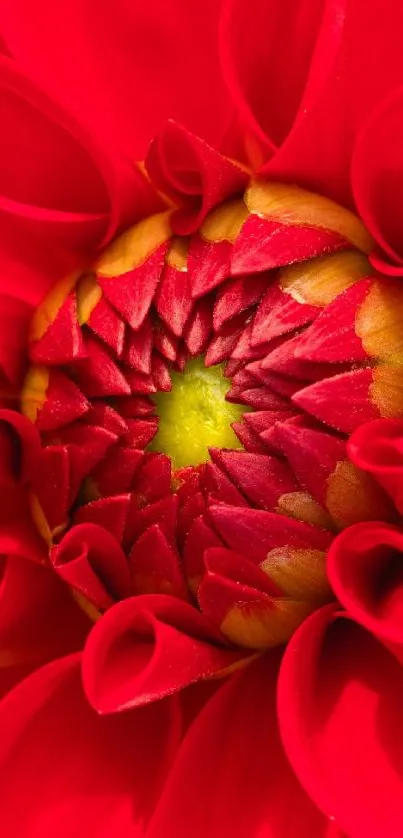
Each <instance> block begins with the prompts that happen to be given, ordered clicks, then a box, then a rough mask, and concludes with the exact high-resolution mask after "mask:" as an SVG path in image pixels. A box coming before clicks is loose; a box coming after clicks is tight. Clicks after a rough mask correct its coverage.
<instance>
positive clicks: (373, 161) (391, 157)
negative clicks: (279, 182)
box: [352, 14, 403, 265]
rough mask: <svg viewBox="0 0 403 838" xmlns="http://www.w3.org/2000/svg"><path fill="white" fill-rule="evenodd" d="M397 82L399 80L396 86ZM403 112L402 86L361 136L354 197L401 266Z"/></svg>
mask: <svg viewBox="0 0 403 838" xmlns="http://www.w3.org/2000/svg"><path fill="white" fill-rule="evenodd" d="M392 18H393V14H392ZM401 81H402V79H400V82H401ZM397 84H398V81H397V79H396V81H395V82H394V85H393V86H394V87H395V86H397ZM402 113H403V88H402V87H400V88H399V89H398V90H396V89H395V90H394V92H393V93H392V95H391V96H389V97H388V98H387V99H386V100H385V101H384V102H382V104H381V105H380V107H379V108H377V109H374V110H373V111H372V113H371V118H370V120H369V121H368V122H367V123H366V124H365V127H364V128H363V130H362V131H361V133H360V135H359V137H358V140H357V144H356V148H355V153H354V158H353V168H352V180H353V188H354V197H355V200H356V202H357V207H358V210H359V212H360V215H361V217H362V218H363V220H364V223H365V224H366V226H367V227H368V229H369V230H370V232H371V233H372V235H373V236H374V238H375V239H376V241H377V243H378V245H380V246H381V247H382V248H383V250H384V251H385V253H386V254H387V256H388V258H389V259H392V260H393V262H397V263H398V264H399V265H402V262H403V249H402V243H401V233H400V225H399V223H398V218H399V217H400V213H401V206H400V195H401V190H402V186H403V182H402V151H401V144H402V139H403V135H402ZM380 183H382V189H380V188H379V185H380Z"/></svg>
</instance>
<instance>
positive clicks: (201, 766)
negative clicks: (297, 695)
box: [149, 655, 330, 838]
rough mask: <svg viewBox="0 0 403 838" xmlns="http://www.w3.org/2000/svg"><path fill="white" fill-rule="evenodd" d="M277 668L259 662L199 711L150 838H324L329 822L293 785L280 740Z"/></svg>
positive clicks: (273, 660) (272, 660)
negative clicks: (276, 702) (184, 792)
mask: <svg viewBox="0 0 403 838" xmlns="http://www.w3.org/2000/svg"><path fill="white" fill-rule="evenodd" d="M277 661H278V656H277V655H270V656H269V655H266V656H264V657H262V658H260V660H259V661H257V662H255V663H253V664H251V665H250V666H248V667H247V668H246V669H245V671H244V672H241V673H239V674H238V675H235V676H233V677H232V678H231V679H230V680H229V681H228V682H227V683H226V684H224V685H223V686H222V687H221V688H220V689H219V691H218V692H217V693H216V694H215V696H213V698H212V699H210V701H209V702H208V703H207V705H206V706H205V707H204V709H203V710H202V711H201V712H200V714H199V716H198V717H197V719H196V720H195V722H194V724H193V725H192V727H191V728H190V731H189V733H188V734H187V736H186V738H185V740H184V742H183V744H182V747H181V749H180V751H179V754H178V756H177V759H176V761H175V763H174V766H173V769H172V772H171V774H170V777H169V780H168V783H167V785H166V787H165V790H164V793H163V795H162V797H161V800H160V802H159V805H158V806H157V809H156V812H155V815H154V818H153V819H152V821H151V825H150V828H149V838H160V836H162V835H163V836H164V838H187V836H189V835H192V838H204V836H207V835H208V836H209V838H230V836H235V835H242V838H257V836H259V838H272V836H273V838H274V836H285V835H286V834H287V832H288V834H289V835H290V836H291V835H295V836H296V835H298V838H325V835H326V834H327V833H326V823H327V820H326V818H324V817H322V815H321V814H320V813H319V812H318V810H317V809H316V808H315V807H314V806H313V804H312V803H311V801H310V800H309V798H308V796H307V795H305V793H304V792H303V790H302V788H301V787H300V786H299V784H298V782H297V780H296V779H295V776H294V774H293V773H292V771H291V770H290V767H289V765H288V763H287V760H286V759H285V756H284V752H283V748H282V745H281V741H280V737H279V734H278V729H277V721H276V707H275V684H276V678H277ZM269 754H270V757H269V758H268V755H269ZM189 777H191V778H192V781H191V783H189ZM183 789H186V794H183ZM217 789H219V793H218V792H217ZM291 800H292V806H291V807H290V801H291ZM212 801H214V805H212ZM195 812H197V817H195ZM329 838H330V836H329Z"/></svg>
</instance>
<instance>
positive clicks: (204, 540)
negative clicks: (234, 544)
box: [183, 515, 222, 591]
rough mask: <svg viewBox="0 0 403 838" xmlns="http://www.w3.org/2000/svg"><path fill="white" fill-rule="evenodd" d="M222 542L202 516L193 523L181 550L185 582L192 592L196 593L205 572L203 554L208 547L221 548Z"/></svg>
mask: <svg viewBox="0 0 403 838" xmlns="http://www.w3.org/2000/svg"><path fill="white" fill-rule="evenodd" d="M221 546H222V541H221V539H220V538H219V537H218V535H217V534H216V533H215V532H214V530H212V529H211V527H209V526H208V524H207V523H206V521H205V519H204V516H203V515H200V517H199V518H196V520H195V521H194V522H193V524H192V526H191V527H190V530H189V532H188V535H187V538H186V541H185V546H184V548H183V562H184V568H185V573H186V577H187V580H188V582H189V586H190V587H191V589H192V591H196V590H197V588H198V585H199V582H200V579H201V577H202V575H203V573H204V571H205V565H204V553H205V550H207V549H208V548H209V547H221Z"/></svg>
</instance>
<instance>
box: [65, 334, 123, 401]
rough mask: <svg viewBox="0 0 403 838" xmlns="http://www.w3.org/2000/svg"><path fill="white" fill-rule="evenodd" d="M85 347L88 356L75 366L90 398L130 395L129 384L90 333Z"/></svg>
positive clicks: (81, 383)
mask: <svg viewBox="0 0 403 838" xmlns="http://www.w3.org/2000/svg"><path fill="white" fill-rule="evenodd" d="M85 349H86V353H87V355H88V357H87V358H86V359H85V360H83V361H81V363H80V365H77V366H76V367H75V375H76V379H77V381H78V384H79V386H80V387H81V388H82V390H83V391H84V392H85V394H86V395H87V396H89V397H90V398H94V397H95V396H127V395H129V394H130V387H129V384H128V383H127V381H126V379H125V377H124V375H123V374H122V372H121V370H120V368H119V366H118V365H117V364H116V363H115V362H114V361H113V360H112V358H111V356H110V355H109V353H108V352H107V351H106V349H105V348H104V347H103V346H102V344H101V343H99V341H97V340H96V339H95V338H93V337H91V336H89V335H88V336H86V338H85Z"/></svg>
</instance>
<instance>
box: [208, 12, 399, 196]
mask: <svg viewBox="0 0 403 838" xmlns="http://www.w3.org/2000/svg"><path fill="white" fill-rule="evenodd" d="M252 6H253V8H252V9H251V4H250V3H249V2H247V1H246V0H228V4H227V14H226V17H225V22H224V26H223V32H222V38H223V40H222V54H223V65H224V72H225V75H226V78H227V81H228V83H229V85H230V89H231V91H232V92H233V94H234V96H235V97H236V101H237V104H238V106H240V107H241V108H242V113H243V114H244V117H246V119H247V122H248V125H249V127H250V130H251V131H252V132H253V134H254V136H255V137H256V138H258V140H259V141H260V149H263V155H261V159H262V157H263V159H264V158H265V159H266V160H267V158H268V155H271V158H270V160H269V162H268V163H267V165H266V166H265V171H266V172H267V173H269V174H270V175H271V176H275V177H276V178H279V179H285V178H286V179H289V180H291V181H296V182H298V183H300V184H302V185H305V186H309V187H310V188H313V189H315V190H317V191H319V192H323V193H325V194H327V195H329V196H330V197H333V198H335V199H336V200H340V201H341V202H342V203H345V202H348V203H352V195H351V187H350V183H349V165H350V160H351V155H352V149H353V146H354V141H355V137H356V136H357V133H358V131H359V130H360V127H361V126H362V125H363V123H364V121H365V119H366V118H367V117H368V115H369V113H370V112H371V110H372V109H373V107H374V105H376V104H377V103H378V102H380V101H381V100H382V98H383V97H384V96H385V95H387V94H388V93H389V92H390V90H392V89H393V88H394V87H395V86H396V85H397V84H399V83H400V82H402V81H403V67H402V63H401V59H400V39H401V31H402V25H403V7H402V5H401V3H400V2H399V0H391V2H390V3H389V4H388V14H387V15H385V14H384V10H383V3H382V0H371V3H370V4H368V3H366V2H365V0H351V2H347V0H322V2H316V0H315V2H311V0H304V2H302V3H301V2H297V0H295V3H293V4H292V8H293V10H292V11H291V10H290V3H286V4H284V3H282V2H281V0H270V2H267V0H255V2H254V3H253V4H252ZM268 32H269V37H268V34H267V33H268ZM245 49H247V50H248V54H247V57H246V56H245ZM270 91H272V93H271V94H270ZM279 91H280V93H279ZM284 102H285V106H284V104H283V103H284ZM276 147H277V149H278V150H277V151H276ZM318 152H319V153H318Z"/></svg>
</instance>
